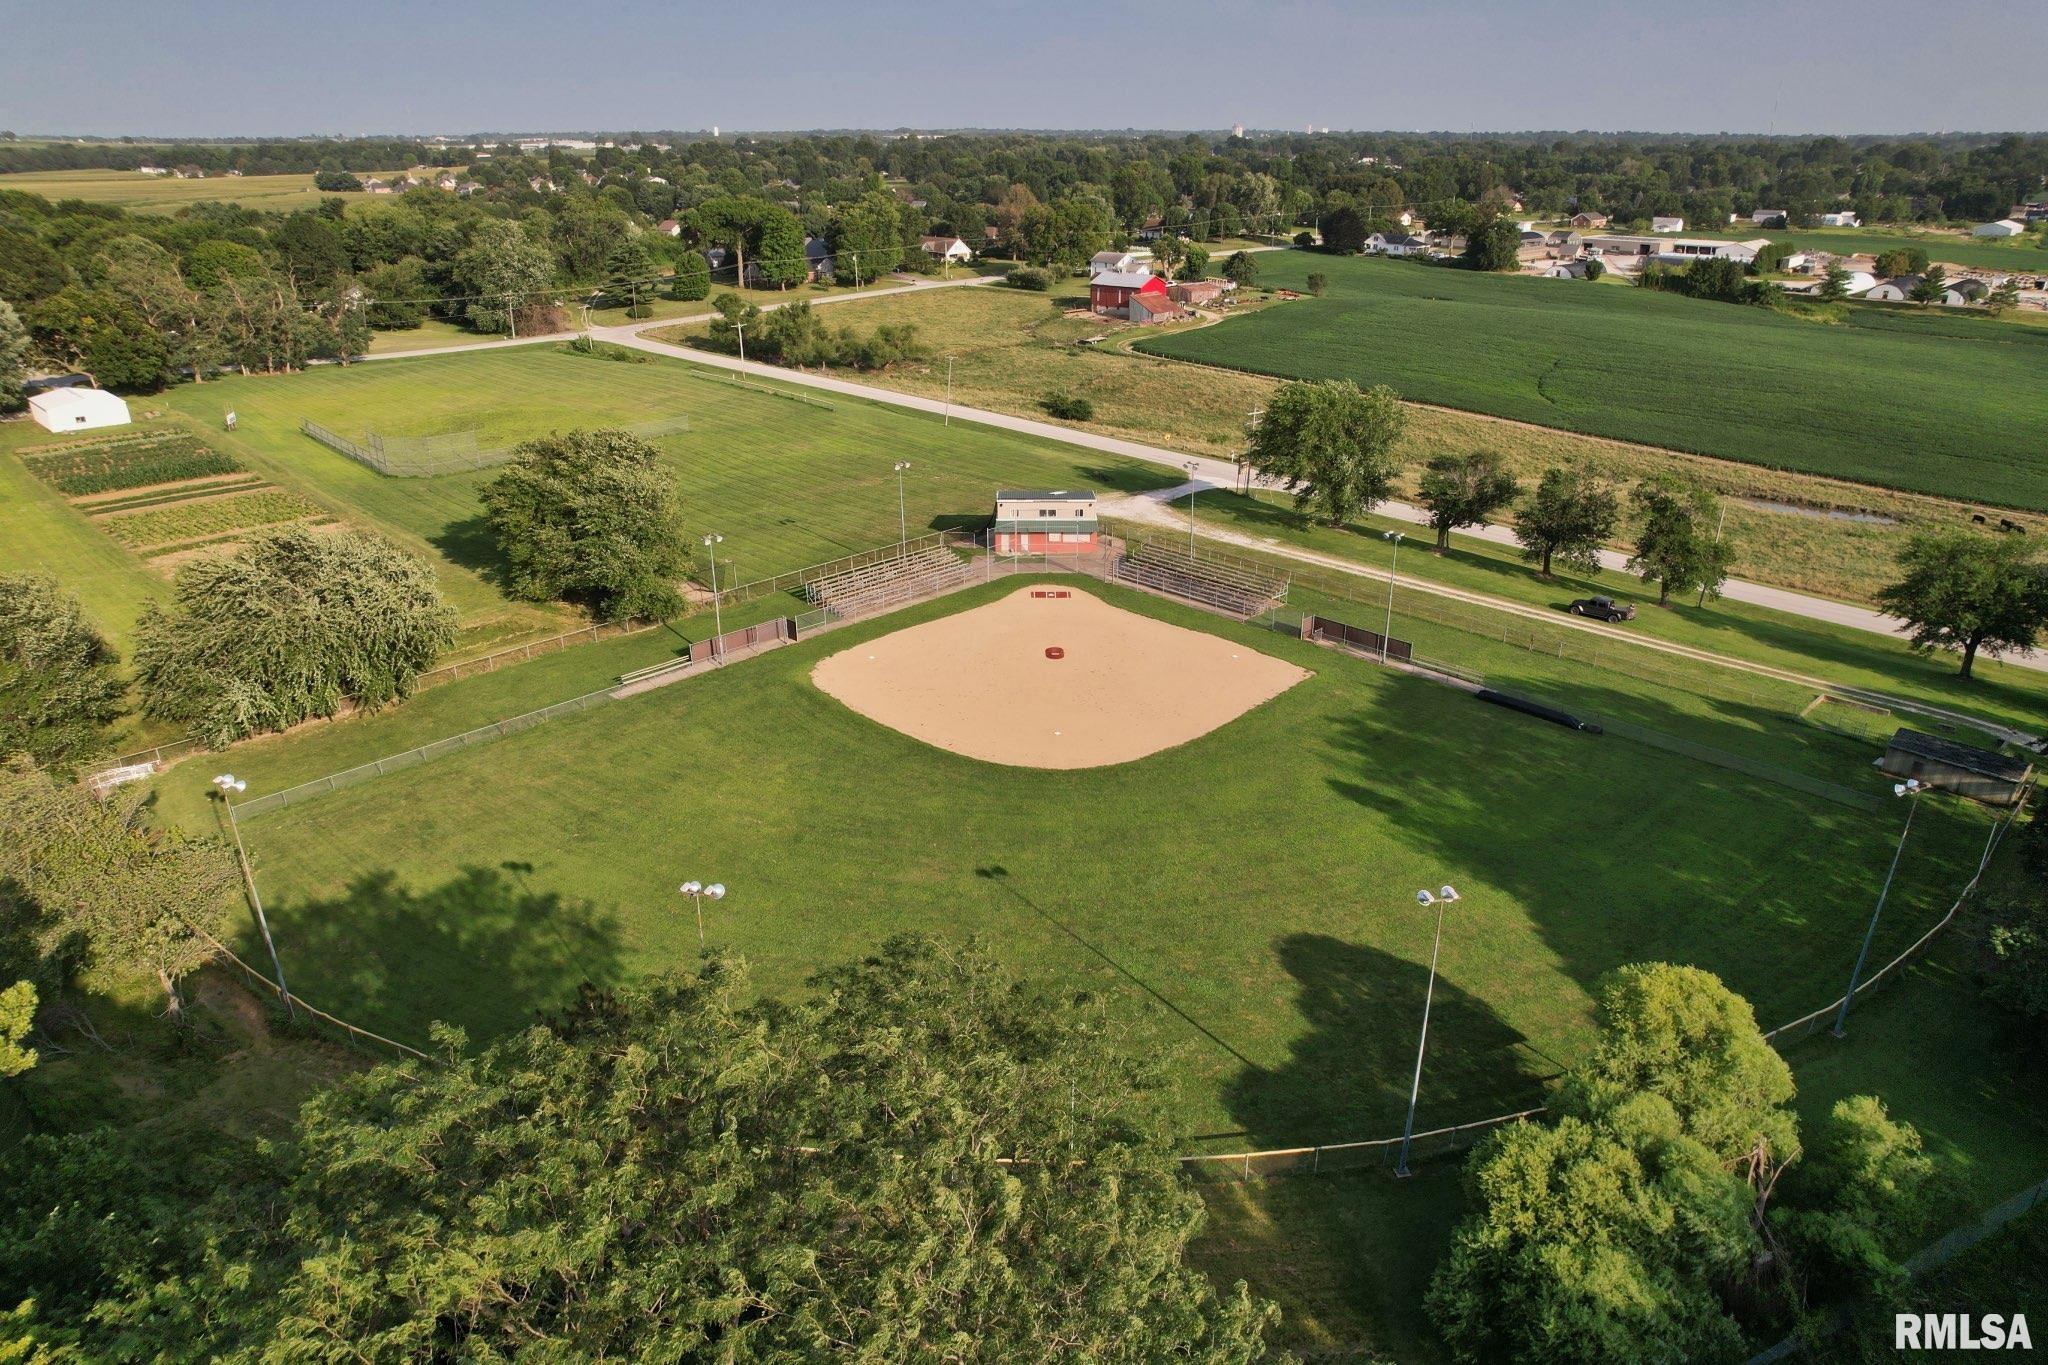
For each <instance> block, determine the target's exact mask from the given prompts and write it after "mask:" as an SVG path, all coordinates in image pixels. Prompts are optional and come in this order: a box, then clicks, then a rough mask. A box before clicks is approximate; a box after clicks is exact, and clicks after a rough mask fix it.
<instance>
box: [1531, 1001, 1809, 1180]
mask: <svg viewBox="0 0 2048 1365" xmlns="http://www.w3.org/2000/svg"><path fill="white" fill-rule="evenodd" d="M1596 996H1597V1002H1598V1013H1597V1016H1596V1025H1597V1027H1598V1029H1599V1041H1598V1043H1597V1044H1596V1045H1595V1048H1594V1051H1593V1054H1592V1055H1591V1056H1590V1057H1589V1058H1588V1059H1587V1060H1586V1061H1585V1062H1583V1063H1581V1064H1580V1065H1579V1066H1577V1067H1575V1068H1573V1070H1572V1071H1571V1073H1570V1074H1569V1075H1568V1076H1567V1077H1566V1078H1565V1081H1564V1085H1563V1087H1562V1089H1561V1091H1560V1093H1559V1098H1558V1107H1559V1110H1560V1112H1563V1113H1567V1114H1577V1115H1579V1116H1580V1117H1582V1118H1586V1119H1589V1120H1596V1121H1597V1120H1599V1119H1600V1118H1601V1117H1602V1116H1603V1115H1605V1114H1607V1113H1610V1112H1612V1111H1614V1110H1616V1109H1618V1108H1620V1107H1621V1106H1624V1105H1626V1104H1628V1103H1630V1102H1631V1101H1632V1100H1633V1099H1635V1098H1636V1097H1637V1096H1641V1095H1655V1096H1657V1097H1658V1098H1660V1099H1662V1100H1663V1101H1665V1102H1666V1103H1668V1104H1669V1105H1670V1106H1671V1111H1672V1113H1673V1114H1675V1115H1676V1116H1677V1119H1678V1123H1679V1127H1680V1129H1681V1130H1682V1131H1683V1132H1684V1133H1685V1135H1686V1136H1687V1137H1689V1138H1691V1139H1693V1140H1694V1141H1696V1142H1698V1143H1700V1144H1701V1145H1703V1146H1704V1147H1706V1149H1707V1150H1708V1151H1710V1152H1712V1153H1713V1154H1714V1156H1715V1157H1716V1158H1717V1159H1718V1160H1720V1161H1721V1162H1723V1163H1733V1162H1735V1161H1738V1160H1740V1159H1742V1158H1744V1157H1746V1156H1748V1155H1749V1154H1750V1153H1752V1152H1754V1151H1756V1150H1757V1149H1758V1148H1759V1147H1762V1149H1763V1150H1765V1151H1766V1152H1768V1153H1769V1154H1770V1157H1771V1160H1772V1161H1773V1162H1774V1163H1776V1164H1780V1165H1782V1164H1784V1163H1786V1162H1789V1161H1792V1160H1794V1159H1796V1158H1797V1157H1798V1155H1799V1131H1798V1125H1797V1123H1796V1121H1795V1120H1794V1118H1793V1116H1792V1113H1791V1111H1790V1110H1789V1109H1788V1108H1786V1106H1787V1105H1788V1104H1790V1103H1791V1100H1792V1093H1793V1086H1792V1069H1791V1068H1790V1067H1788V1066H1787V1065H1785V1059H1784V1058H1782V1057H1780V1056H1779V1055H1778V1054H1777V1052H1776V1051H1775V1050H1774V1049H1773V1048H1772V1047H1771V1045H1770V1043H1769V1042H1767V1041H1765V1039H1764V1036H1763V1033H1762V1031H1761V1030H1759V1029H1758V1028H1757V1024H1756V1011H1754V1010H1753V1009H1751V1008H1750V1005H1749V1002H1748V1001H1747V1000H1744V999H1743V998H1742V997H1741V996H1739V995H1737V994H1736V993H1735V992H1733V991H1731V990H1729V989H1728V988H1727V987H1726V986H1725V985H1723V984H1722V983H1721V980H1720V978H1719V977H1717V976H1715V975H1714V974H1713V973H1712V972H1706V971H1702V970H1700V969H1699V968H1697V967H1679V966H1673V965H1672V964H1670V963H1668V962H1647V963H1634V964H1631V965H1629V966H1625V967H1620V968H1617V969H1616V970H1614V971H1612V972H1610V973H1608V974H1607V975H1606V976H1605V977H1604V978H1603V979H1602V980H1601V982H1600V983H1599V986H1598V988H1597V991H1596Z"/></svg>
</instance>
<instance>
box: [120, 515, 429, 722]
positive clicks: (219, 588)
mask: <svg viewBox="0 0 2048 1365" xmlns="http://www.w3.org/2000/svg"><path fill="white" fill-rule="evenodd" d="M171 598H172V601H171V606H170V608H169V609H168V610H166V609H164V608H163V607H161V606H158V605H156V604H151V605H150V606H149V607H148V608H146V609H145V611H144V613H143V617H142V621H141V622H140V624H139V625H137V627H136V632H135V633H136V645H135V673H136V679H137V681H138V683H139V684H140V686H141V691H142V705H143V711H144V712H145V713H146V714H148V715H151V716H154V717H156V718H157V719H159V720H167V721H172V722H176V723H178V724H182V725H185V726H187V727H189V728H190V730H191V732H192V733H193V734H195V735H197V736H198V737H199V738H200V739H202V740H204V741H205V742H206V743H208V744H212V745H214V746H216V747H218V746H221V745H224V744H228V743H230V742H232V741H234V740H237V739H241V738H243V737H244V736H246V735H249V734H253V733H255V732H256V731H259V730H281V729H284V728H285V727H287V726H290V725H295V724H297V723H298V722H300V721H302V720H306V719H309V718H311V717H314V716H332V715H334V714H336V713H337V712H339V711H340V710H341V709H342V707H343V706H345V705H347V706H353V707H356V708H357V709H367V708H371V707H377V706H382V705H385V704H386V703H388V702H391V701H395V700H397V699H398V698H401V697H406V696H410V695H411V694H412V690H413V684H414V682H415V681H416V680H417V679H418V677H419V675H420V674H421V673H422V672H424V671H425V670H426V669H428V668H429V667H431V666H432V665H433V663H434V661H435V659H436V658H437V657H439V656H440V654H441V652H442V651H443V650H445V649H447V648H448V647H449V646H450V645H452V644H453V643H454V642H455V610H454V608H452V607H450V606H449V605H448V603H447V602H446V601H445V600H443V598H442V596H441V590H440V588H439V587H438V586H437V585H436V583H435V581H434V571H433V570H432V569H431V568H429V567H428V566H427V565H426V564H424V563H422V562H421V561H419V560H417V559H414V558H413V557H412V556H411V555H409V554H407V553H405V552H404V551H403V550H401V549H399V548H398V547H397V546H395V545H393V544H391V543H390V542H389V541H387V540H384V539H383V538H382V537H380V536H376V535H372V534H370V533H369V532H365V531H344V532H341V533H339V534H335V535H325V534H321V533H320V532H318V531H314V530H312V529H310V528H306V527H288V528H286V529H284V530H280V531H274V532H272V533H270V534H269V535H265V536H260V537H258V538H257V539H256V540H254V541H252V542H251V543H250V544H249V545H247V546H246V547H244V548H243V549H242V550H241V551H239V552H238V553H235V554H232V555H208V556H205V557H203V558H200V559H195V560H192V561H191V562H189V563H187V564H185V565H183V566H182V567H181V568H179V570H178V574H177V577H176V579H175V580H174V581H173V583H172V591H171Z"/></svg>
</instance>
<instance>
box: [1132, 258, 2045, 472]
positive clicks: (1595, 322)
mask: <svg viewBox="0 0 2048 1365" xmlns="http://www.w3.org/2000/svg"><path fill="white" fill-rule="evenodd" d="M1260 272H1261V273H1260V278H1261V280H1262V282H1264V283H1268V284H1296V285H1298V284H1300V283H1302V282H1303V281H1304V280H1305V279H1306V277H1307V276H1308V274H1309V273H1311V272H1316V273H1321V274H1323V275H1325V276H1326V277H1327V278H1328V280H1329V292H1328V294H1327V295H1326V296H1325V297H1323V298H1316V299H1303V300H1300V301H1298V302H1295V303H1291V304H1288V305H1287V306H1285V307H1281V308H1273V309H1268V310H1265V311H1263V312H1260V313H1256V314H1253V315H1251V316H1249V317H1245V318H1241V319H1234V320H1232V321H1229V322H1225V323H1223V324H1221V325H1220V326H1216V327H1209V328H1203V329H1200V330H1197V331H1191V332H1183V333H1180V334H1178V335H1174V336H1166V337H1158V338H1155V339H1152V340H1148V341H1144V342H1141V343H1139V344H1140V345H1141V346H1142V347H1143V348H1144V349H1146V350H1149V351H1152V352H1154V353H1156V354H1160V355H1165V356H1170V357H1175V358H1179V359H1185V360H1196V361H1202V362H1205V363H1208V364H1212V365H1220V366H1225V367H1229V368H1233V369H1242V370H1251V371H1255V372H1260V373H1267V374H1275V375H1282V376H1286V377H1291V378H1307V379H1335V378H1343V379H1353V380H1357V381H1359V382H1361V383H1385V384H1390V385H1392V386H1393V387H1394V388H1395V389H1396V390H1398V391H1399V392H1400V393H1401V394H1402V395H1403V396H1404V397H1407V398H1412V399H1417V400H1420V401H1423V402H1429V403H1440V404H1444V405H1446V406H1449V407H1455V408H1463V409H1467V410H1470V411H1475V412H1484V413H1490V414H1493V415H1496V416H1502V417H1511V418H1515V419H1517V420H1521V421H1528V422H1533V423H1536V424H1538V425H1543V426H1554V427H1563V428H1566V429H1569V430H1573V431H1583V432H1588V433H1591V434H1593V435H1599V436H1609V437H1615V438H1618V439H1622V440H1630V441H1643V442H1648V443H1651V444H1654V445H1661V446H1669V447H1672V448H1674V449H1678V450H1687V451H1695V452H1698V453H1700V454H1704V455H1713V456H1719V457H1723V458H1727V459H1734V460H1741V461H1744V462H1746V463H1752V464H1758V465H1763V466H1766V467H1770V468H1778V469H1793V470H1800V471H1803V472H1807V473H1813V474H1822V475H1827V476H1830V477H1835V478H1844V479H1852V480H1856V481H1860V482H1868V483H1876V484H1883V485H1886V486H1890V487H1896V488H1903V489H1907V490H1910V491H1915V492H1922V493H1928V494H1933V495H1936V496H1940V497H1950V498H1956V499H1962V500H1973V501H1983V502H1986V503H1994V504H2000V505H2009V506H2014V507H2023V508H2031V509H2034V510H2048V452H2044V451H2043V450H2042V449H2041V448H2040V445H2039V442H2038V441H2036V440H2034V439H2033V433H2034V432H2036V431H2038V430H2039V429H2040V427H2041V425H2042V423H2043V422H2044V421H2048V387H2044V386H2043V385H2042V383H2041V382H2040V379H2041V374H2042V371H2043V366H2044V364H2048V333H2043V332H2040V331H2038V330H2036V329H2029V328H2012V327H2004V326H2001V325H2000V324H1998V323H1997V322H1995V321H1992V320H1989V319H1982V318H1962V317H1956V316H1952V315H1944V316H1939V317H1936V316H1929V317H1926V318H1924V319H1921V318H1905V317H1901V316H1900V315H1897V314H1893V313H1890V312H1885V311H1867V312H1866V311H1863V310H1849V311H1848V312H1846V313H1845V314H1844V321H1843V323H1842V324H1841V325H1826V324H1823V323H1819V322H1814V321H1808V320H1803V319H1800V318H1795V317H1791V316H1787V315H1785V314H1782V313H1778V312H1774V311H1771V310H1766V309H1760V308H1743V307H1737V306H1732V305H1725V304H1716V303H1710V302H1704V301H1700V300H1695V299H1687V298H1681V297H1679V296H1677V295H1673V294H1664V293H1660V292H1657V291H1653V290H1644V289H1628V290H1622V289H1597V288H1594V289H1587V288H1579V287H1576V282H1574V281H1560V280H1542V279H1531V278H1521V277H1512V276H1494V275H1481V274H1476V273H1473V272H1469V271H1461V270H1455V269H1445V268H1433V267H1429V266H1424V265H1418V264H1415V263H1412V262H1403V261H1389V260H1381V259H1368V258H1364V257H1342V256H1319V255H1314V256H1312V255H1309V254H1307V253H1302V252H1275V253H1272V255H1271V257H1270V259H1269V260H1267V261H1263V262H1262V263H1261V267H1260Z"/></svg>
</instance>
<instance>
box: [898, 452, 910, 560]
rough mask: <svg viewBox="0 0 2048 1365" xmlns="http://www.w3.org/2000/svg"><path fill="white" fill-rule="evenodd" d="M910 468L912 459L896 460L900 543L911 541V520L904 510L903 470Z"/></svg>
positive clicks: (904, 543)
mask: <svg viewBox="0 0 2048 1365" xmlns="http://www.w3.org/2000/svg"><path fill="white" fill-rule="evenodd" d="M908 468H910V461H908V460H898V461H897V462H896V543H897V544H898V545H906V544H908V543H909V542H910V522H909V519H908V517H907V516H906V514H905V512H904V510H903V471H904V470H906V469H908Z"/></svg>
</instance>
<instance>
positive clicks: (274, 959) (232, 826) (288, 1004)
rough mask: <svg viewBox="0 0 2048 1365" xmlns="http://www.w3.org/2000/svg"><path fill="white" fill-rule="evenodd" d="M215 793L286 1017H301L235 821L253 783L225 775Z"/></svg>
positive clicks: (216, 780)
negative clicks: (241, 800) (237, 807)
mask: <svg viewBox="0 0 2048 1365" xmlns="http://www.w3.org/2000/svg"><path fill="white" fill-rule="evenodd" d="M213 787H214V790H215V791H216V792H217V793H218V794H219V800H220V804H221V807H222V809H224V810H226V811H227V813H228V832H229V833H230V834H232V835H233V836H234V840H235V862H236V863H237V864H239V865H240V867H241V869H242V885H243V886H245V887H247V888H248V891H249V908H250V909H251V910H254V911H255V912H256V927H257V928H258V929H260V930H262V932H263V946H264V948H266V949H267V950H269V953H270V969H271V970H272V971H274V972H276V973H277V997H278V999H280V1000H282V1001H284V1014H285V1018H287V1019H292V1018H296V1017H297V1013H298V1012H297V1011H296V1010H294V1009H293V1008H292V993H291V988H290V987H289V986H287V985H285V982H284V963H283V962H282V961H280V960H279V958H278V956H277V944H276V943H275V942H274V941H273V940H272V939H271V937H270V917H269V916H267V915H265V914H264V913H263V897H262V896H260V895H258V894H257V892H256V874H255V872H254V871H252V870H251V869H250V867H249V854H248V851H247V850H246V849H244V848H243V847H242V827H241V826H240V825H239V824H237V823H236V822H235V800H234V798H235V797H237V796H239V795H241V794H242V793H243V792H245V791H247V790H249V784H248V783H247V782H244V781H243V780H242V779H241V778H239V777H236V776H235V775H234V774H233V773H221V774H219V775H218V776H216V777H215V778H214V779H213Z"/></svg>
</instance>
